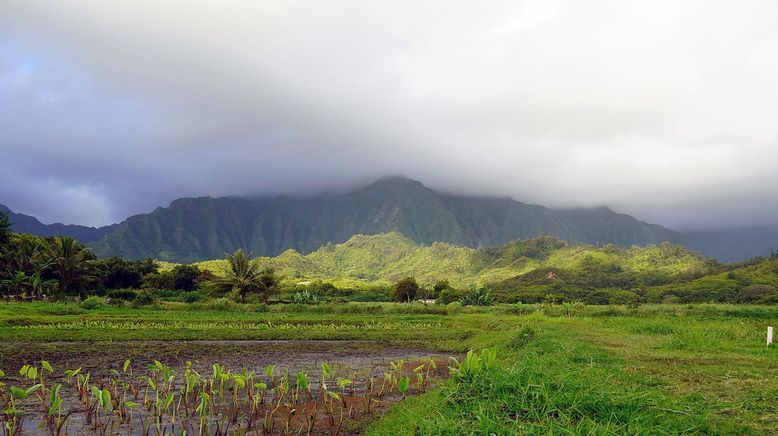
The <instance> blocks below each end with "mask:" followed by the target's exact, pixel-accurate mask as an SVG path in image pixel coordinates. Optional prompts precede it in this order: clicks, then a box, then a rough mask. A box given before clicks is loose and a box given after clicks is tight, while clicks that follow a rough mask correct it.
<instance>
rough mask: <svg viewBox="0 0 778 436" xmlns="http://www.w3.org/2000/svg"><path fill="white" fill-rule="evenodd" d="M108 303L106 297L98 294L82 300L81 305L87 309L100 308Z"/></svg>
mask: <svg viewBox="0 0 778 436" xmlns="http://www.w3.org/2000/svg"><path fill="white" fill-rule="evenodd" d="M106 304H107V303H106V302H105V298H101V297H97V296H94V295H93V296H91V297H89V298H87V299H86V300H84V301H82V302H81V304H79V306H81V308H82V309H86V310H94V309H99V308H100V307H102V306H105V305H106Z"/></svg>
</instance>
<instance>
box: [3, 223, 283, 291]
mask: <svg viewBox="0 0 778 436" xmlns="http://www.w3.org/2000/svg"><path fill="white" fill-rule="evenodd" d="M226 259H227V263H228V265H229V268H228V270H227V272H226V274H225V276H223V277H216V276H214V275H212V274H210V273H209V272H208V271H205V270H200V269H199V268H198V267H197V266H196V265H176V266H174V267H173V268H171V269H167V270H163V269H161V268H160V266H159V264H158V263H157V262H155V261H154V260H153V259H145V260H140V261H135V260H125V259H121V258H119V257H110V258H107V259H98V258H97V257H96V256H95V255H94V254H93V253H92V252H91V251H90V250H89V248H88V247H86V246H85V245H84V244H82V243H80V242H78V241H77V240H75V239H73V238H71V237H68V236H56V237H50V238H43V237H38V236H33V235H29V234H25V233H15V232H12V231H11V222H10V220H9V218H8V214H6V213H4V212H0V295H2V297H3V298H5V299H14V300H39V299H44V298H67V297H79V298H82V299H83V298H86V297H88V296H91V295H105V296H108V297H112V298H116V299H120V300H135V299H138V300H142V301H145V302H148V300H149V299H153V295H150V294H149V292H148V291H150V290H174V291H181V292H191V291H194V290H201V291H204V292H207V293H208V294H209V295H213V296H226V297H231V298H234V299H235V300H238V301H241V302H246V301H247V300H249V299H251V298H254V299H259V300H260V301H263V302H267V301H268V299H269V298H270V296H272V295H273V294H274V293H275V292H276V291H277V289H278V282H279V278H278V277H277V276H276V274H275V271H274V270H272V269H268V268H261V267H260V266H259V264H258V262H257V261H256V260H255V259H251V258H250V257H249V256H247V255H246V254H245V253H244V252H243V251H242V250H238V251H236V252H235V253H233V254H230V255H228V256H227V257H226ZM135 290H138V291H142V292H135ZM138 297H140V298H138Z"/></svg>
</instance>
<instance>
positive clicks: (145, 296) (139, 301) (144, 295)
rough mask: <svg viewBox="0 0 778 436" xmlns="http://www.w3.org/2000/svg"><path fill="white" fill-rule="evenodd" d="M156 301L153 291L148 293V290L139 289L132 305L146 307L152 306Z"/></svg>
mask: <svg viewBox="0 0 778 436" xmlns="http://www.w3.org/2000/svg"><path fill="white" fill-rule="evenodd" d="M156 300H157V297H156V295H154V292H153V291H150V290H148V289H141V290H140V291H139V292H138V293H137V294H136V295H135V299H134V300H132V304H133V305H134V306H148V305H149V304H154V302H156Z"/></svg>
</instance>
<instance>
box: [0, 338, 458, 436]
mask: <svg viewBox="0 0 778 436" xmlns="http://www.w3.org/2000/svg"><path fill="white" fill-rule="evenodd" d="M451 357H456V358H459V357H460V356H454V355H452V354H446V353H440V352H435V351H430V350H419V349H412V348H397V347H387V346H382V345H380V344H376V343H374V342H360V341H349V342H345V341H337V342H330V341H164V342H162V341H159V342H156V341H148V342H147V341H144V342H137V341H134V342H50V343H39V342H34V343H14V342H8V343H2V344H0V370H2V371H4V377H2V378H0V402H3V403H4V404H0V406H2V407H3V409H4V410H5V412H4V413H3V414H2V415H0V421H1V423H2V427H3V432H4V433H3V434H5V435H13V434H24V435H27V434H29V435H80V434H96V435H111V434H116V435H164V434H171V435H179V434H212V435H228V434H229V435H246V434H251V435H254V434H257V435H264V434H295V435H297V434H302V435H307V434H331V435H348V434H359V433H360V432H361V430H363V429H364V428H365V426H366V425H367V424H368V423H369V422H370V421H372V420H374V419H377V418H379V417H380V416H381V415H383V414H384V413H386V411H387V410H388V409H389V407H390V406H391V405H392V404H394V403H396V402H398V401H402V400H403V399H404V398H406V397H407V396H411V395H416V394H418V393H421V392H424V391H426V390H427V389H429V388H430V387H431V386H432V385H434V384H435V383H436V382H438V381H440V380H443V379H446V378H448V365H449V364H450V358H451Z"/></svg>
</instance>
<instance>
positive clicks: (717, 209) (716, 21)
mask: <svg viewBox="0 0 778 436" xmlns="http://www.w3.org/2000/svg"><path fill="white" fill-rule="evenodd" d="M776 21H778V4H776V3H775V2H773V1H752V2H740V3H736V2H723V1H722V2H719V1H688V2H673V1H658V2H646V3H638V4H636V3H632V2H620V1H587V2H576V1H571V0H570V1H553V0H552V1H549V0H544V1H540V0H537V1H493V2H488V3H477V2H452V1H434V2H422V3H421V4H419V2H406V1H396V2H377V1H376V2H372V1H340V2H334V3H333V2H302V1H299V2H298V1H286V2H271V1H233V2H217V1H204V2H187V1H166V2H156V1H132V2H129V1H127V2H124V1H120V2H102V1H97V0H95V1H86V2H85V1H67V0H66V1H62V0H57V1H54V0H51V1H39V2H27V1H22V0H18V1H17V0H6V1H4V2H3V3H2V5H0V147H2V152H3V160H2V161H0V171H2V173H3V175H4V177H3V178H4V179H6V180H11V183H3V184H2V185H0V202H2V203H4V204H6V205H8V206H9V207H11V208H12V209H15V210H20V211H23V212H27V213H31V214H34V215H36V216H39V217H40V218H41V219H42V220H44V221H49V222H50V221H65V222H75V223H82V224H104V223H108V222H112V221H116V220H120V219H122V218H124V217H126V216H127V215H129V214H132V213H139V212H146V211H149V210H151V209H153V208H154V207H156V206H158V205H164V204H167V202H169V201H170V200H172V199H174V198H177V197H180V196H194V195H227V194H255V193H279V192H286V193H292V194H295V193H298V194H305V193H312V192H318V191H322V190H330V189H344V188H345V187H348V186H354V185H356V184H360V183H365V182H368V181H370V180H372V179H374V178H377V177H380V176H382V175H385V174H398V173H402V174H405V175H407V176H409V177H412V178H416V179H419V180H421V181H422V182H424V183H425V184H427V185H428V186H431V187H433V188H436V189H440V190H445V191H455V192H464V193H471V194H492V195H510V196H512V197H514V198H516V199H519V200H522V201H528V202H536V203H540V204H545V205H550V206H555V207H569V206H593V205H601V204H608V205H611V206H612V207H614V208H616V209H619V210H623V211H625V212H628V213H632V214H635V215H637V216H638V217H640V218H642V219H645V220H651V221H654V222H659V223H661V224H665V225H669V226H672V227H676V228H690V227H715V226H728V225H740V224H751V223H764V222H775V221H776V218H775V216H776V212H777V211H778V196H776V195H775V189H776V187H778V172H776V171H775V170H774V169H775V162H778V123H775V121H774V116H775V114H776V113H778V82H776V81H775V77H778V27H776V26H775V25H774V23H775V22H776Z"/></svg>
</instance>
